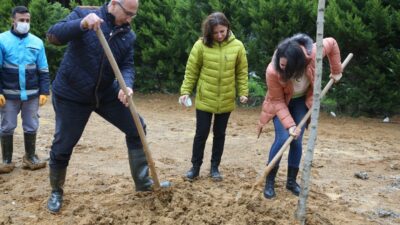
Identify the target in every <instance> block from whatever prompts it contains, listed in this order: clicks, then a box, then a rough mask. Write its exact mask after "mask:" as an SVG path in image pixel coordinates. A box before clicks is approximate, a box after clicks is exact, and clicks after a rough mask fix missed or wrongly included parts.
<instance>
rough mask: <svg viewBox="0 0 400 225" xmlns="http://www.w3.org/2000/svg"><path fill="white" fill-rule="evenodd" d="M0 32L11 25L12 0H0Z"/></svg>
mask: <svg viewBox="0 0 400 225" xmlns="http://www.w3.org/2000/svg"><path fill="white" fill-rule="evenodd" d="M0 2H1V4H0V33H2V32H4V31H7V30H9V29H10V27H11V21H12V20H11V11H12V8H13V7H14V4H13V1H12V0H0Z"/></svg>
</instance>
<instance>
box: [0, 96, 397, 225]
mask: <svg viewBox="0 0 400 225" xmlns="http://www.w3.org/2000/svg"><path fill="white" fill-rule="evenodd" d="M177 99H178V96H176V95H159V94H157V95H140V94H137V95H135V97H134V100H135V104H136V106H137V110H138V112H140V114H141V115H142V116H143V117H144V118H145V120H146V123H147V127H148V130H147V142H148V144H149V147H150V150H151V152H152V155H153V157H154V160H155V163H156V168H157V174H158V176H159V179H160V180H169V181H171V182H172V184H173V186H172V187H171V188H168V189H166V190H161V191H158V192H155V193H136V192H135V191H134V184H133V181H132V178H131V177H130V172H129V166H128V161H127V151H126V146H125V141H124V136H123V134H122V133H121V132H120V131H119V130H118V129H116V128H115V127H113V126H112V125H110V124H108V123H107V122H106V121H104V120H103V119H102V118H100V117H99V116H97V115H95V114H93V116H92V117H91V119H90V121H89V123H88V125H87V127H86V130H85V132H84V134H83V136H82V138H81V140H80V141H79V143H78V145H77V146H76V147H75V149H74V154H73V155H72V159H71V161H70V165H69V167H68V172H67V179H66V183H65V187H64V190H65V195H64V200H65V201H64V205H63V208H62V211H61V213H59V214H56V215H53V214H50V213H48V212H47V210H46V201H47V198H48V196H49V193H50V186H49V181H48V169H42V170H38V171H33V172H32V171H27V170H23V169H22V168H21V164H22V156H23V154H24V150H23V149H24V148H23V147H24V146H23V132H22V129H21V125H19V127H18V128H17V130H16V133H15V137H14V142H15V143H14V149H15V150H14V157H13V161H14V162H16V166H17V168H16V169H15V170H14V171H13V172H12V173H10V174H2V175H0V224H45V225H50V224H82V225H83V224H85V225H87V224H160V225H161V224H163V225H165V224H166V225H169V224H171V225H172V224H235V225H236V224H276V225H281V224H282V225H283V224H296V223H297V222H296V219H295V217H294V215H295V212H296V209H297V204H298V198H297V197H296V196H294V195H292V194H291V193H290V192H289V191H287V190H286V189H285V184H286V171H287V170H286V167H287V153H285V154H284V156H283V159H282V161H281V165H280V166H281V167H280V170H279V172H278V176H277V181H276V192H277V197H276V198H274V199H273V200H266V199H264V197H263V196H262V189H263V187H257V188H256V190H255V191H254V192H253V195H250V189H251V187H252V185H253V183H254V182H255V181H256V179H257V178H258V177H259V176H260V174H261V173H262V171H263V169H264V166H265V162H266V159H267V155H268V151H269V147H270V145H271V144H272V142H273V138H274V134H273V127H272V124H268V125H267V126H266V128H265V130H264V131H263V133H262V135H261V137H260V139H257V137H256V129H255V127H256V124H257V120H258V116H259V112H260V109H259V108H238V109H236V110H235V111H234V112H233V113H232V115H231V118H230V121H229V124H228V129H227V136H226V144H225V151H224V155H223V159H222V163H221V168H220V170H221V172H222V174H223V176H224V180H223V181H222V182H213V181H212V180H211V179H210V178H209V177H208V173H209V167H210V157H211V154H210V151H211V145H212V134H210V136H209V139H208V141H207V145H206V151H205V158H204V164H203V166H202V168H201V175H200V178H199V179H197V180H195V181H194V182H187V181H185V180H183V178H182V176H183V175H184V174H185V172H186V171H187V170H188V169H189V168H190V166H191V163H190V157H191V151H192V150H191V147H192V143H193V136H194V131H195V130H194V129H195V110H194V108H193V107H192V108H189V109H187V108H183V107H181V106H180V105H178V104H177ZM40 110H41V111H40V116H41V127H40V131H39V134H38V141H37V148H38V155H39V157H40V158H47V159H48V153H49V149H50V146H51V141H52V139H53V134H54V112H53V110H52V107H51V105H46V106H44V107H42V108H41V109H40ZM391 121H392V122H391V123H381V120H378V119H370V118H358V119H354V118H348V117H341V116H340V115H337V117H331V116H330V115H327V114H324V113H322V114H321V116H320V121H319V126H318V141H317V145H316V148H315V155H314V161H313V167H312V179H311V182H312V185H311V191H310V194H309V197H308V201H307V224H309V225H317V224H318V225H320V224H326V225H328V224H360V225H361V224H362V225H366V224H367V225H368V224H400V206H399V204H398V203H399V202H400V186H399V183H400V170H399V166H398V165H400V151H399V150H400V147H399V146H400V140H399V137H400V123H399V122H400V118H391ZM307 140H308V136H307V132H306V134H305V138H304V142H303V144H304V149H306V145H307ZM357 173H362V174H367V177H368V178H367V179H360V178H358V177H356V176H355V174H357ZM300 179H301V178H300V177H299V178H298V182H300Z"/></svg>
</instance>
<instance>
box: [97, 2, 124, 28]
mask: <svg viewBox="0 0 400 225" xmlns="http://www.w3.org/2000/svg"><path fill="white" fill-rule="evenodd" d="M108 4H109V3H105V4H104V5H103V6H102V7H101V9H100V11H101V14H103V15H105V17H104V18H105V19H106V22H107V23H108V24H109V25H110V26H111V27H113V30H114V29H118V28H123V29H124V30H127V31H129V30H130V29H131V26H130V24H129V23H124V24H122V25H120V26H116V25H115V16H114V15H113V14H111V13H109V12H108Z"/></svg>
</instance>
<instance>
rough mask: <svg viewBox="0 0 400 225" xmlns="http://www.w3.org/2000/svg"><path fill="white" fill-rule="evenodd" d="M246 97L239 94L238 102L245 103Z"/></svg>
mask: <svg viewBox="0 0 400 225" xmlns="http://www.w3.org/2000/svg"><path fill="white" fill-rule="evenodd" d="M247 100H248V99H247V97H246V96H240V103H242V104H245V103H247Z"/></svg>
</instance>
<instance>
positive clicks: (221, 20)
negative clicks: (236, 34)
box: [203, 12, 231, 48]
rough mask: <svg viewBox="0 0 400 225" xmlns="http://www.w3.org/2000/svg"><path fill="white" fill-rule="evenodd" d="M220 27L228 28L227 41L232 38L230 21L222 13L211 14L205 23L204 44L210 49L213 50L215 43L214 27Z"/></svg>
mask: <svg viewBox="0 0 400 225" xmlns="http://www.w3.org/2000/svg"><path fill="white" fill-rule="evenodd" d="M218 25H222V26H225V27H227V28H228V31H227V34H226V37H225V40H227V39H228V38H229V36H230V30H231V25H230V23H229V20H228V19H227V18H226V16H225V15H224V14H223V13H222V12H215V13H212V14H210V15H209V16H207V18H206V19H205V20H204V22H203V43H204V44H205V45H206V46H208V47H210V48H212V45H213V42H214V39H213V32H214V27H216V26H218ZM225 40H224V41H225Z"/></svg>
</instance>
